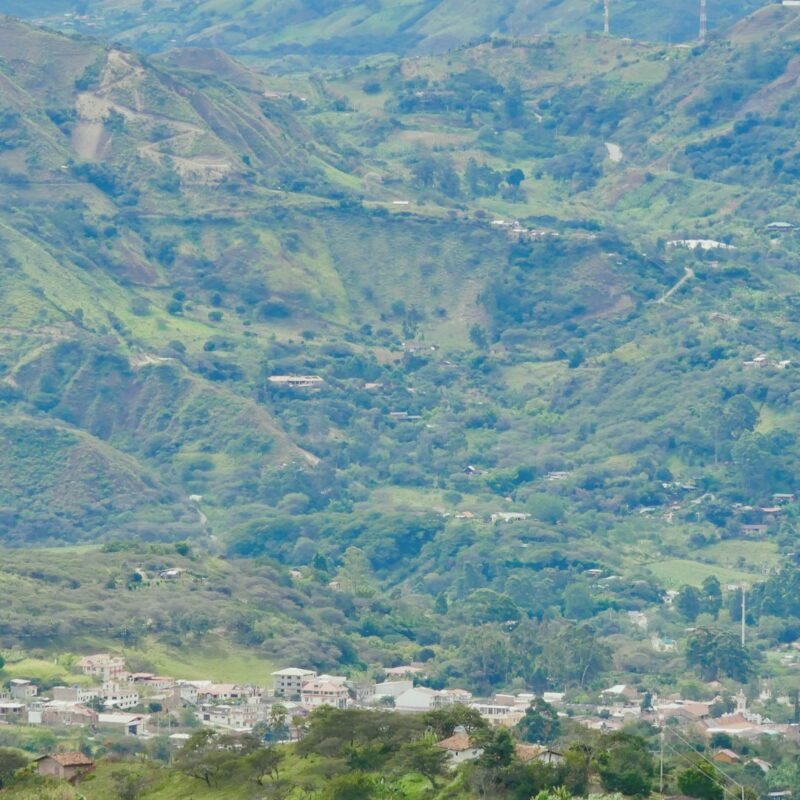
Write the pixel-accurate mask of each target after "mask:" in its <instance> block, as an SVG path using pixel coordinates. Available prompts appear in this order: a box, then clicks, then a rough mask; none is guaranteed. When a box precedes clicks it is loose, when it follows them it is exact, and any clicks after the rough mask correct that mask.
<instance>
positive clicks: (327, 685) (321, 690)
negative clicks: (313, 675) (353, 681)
mask: <svg viewBox="0 0 800 800" xmlns="http://www.w3.org/2000/svg"><path fill="white" fill-rule="evenodd" d="M300 702H301V704H302V705H303V707H304V708H308V709H313V708H319V706H333V707H334V708H347V706H348V704H349V703H350V692H349V691H348V689H347V687H346V686H345V685H344V682H343V681H342V682H341V683H339V682H338V681H335V680H323V679H322V678H318V679H315V680H313V681H308V683H305V684H303V688H302V689H301V690H300Z"/></svg>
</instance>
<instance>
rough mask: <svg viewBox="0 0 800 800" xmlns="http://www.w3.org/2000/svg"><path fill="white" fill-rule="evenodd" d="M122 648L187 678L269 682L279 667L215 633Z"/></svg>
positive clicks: (161, 670)
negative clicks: (184, 642) (183, 642)
mask: <svg viewBox="0 0 800 800" xmlns="http://www.w3.org/2000/svg"><path fill="white" fill-rule="evenodd" d="M121 652H122V655H124V656H125V657H126V658H127V659H129V660H136V659H144V660H145V661H146V662H147V663H148V664H151V665H152V666H153V667H154V668H155V669H156V671H158V672H159V673H161V674H162V675H170V676H173V677H176V678H184V679H187V680H203V679H208V680H212V681H217V682H220V683H242V684H255V685H256V686H269V685H271V683H272V678H271V677H270V675H271V673H272V672H273V671H274V670H275V669H278V667H276V666H275V665H274V664H272V663H271V662H270V661H269V660H268V659H266V658H263V657H261V656H259V655H258V654H257V653H256V652H254V651H253V650H252V649H250V648H247V647H243V646H241V647H237V646H236V645H234V644H232V643H231V642H230V641H227V640H225V639H223V638H222V637H220V636H217V635H214V634H208V635H207V636H206V637H204V639H203V641H202V642H199V643H196V644H193V645H191V646H188V647H181V648H170V647H168V646H166V645H164V644H163V643H161V642H158V641H155V640H148V641H146V642H144V643H143V644H142V645H141V646H139V647H136V648H123V649H122V651H121Z"/></svg>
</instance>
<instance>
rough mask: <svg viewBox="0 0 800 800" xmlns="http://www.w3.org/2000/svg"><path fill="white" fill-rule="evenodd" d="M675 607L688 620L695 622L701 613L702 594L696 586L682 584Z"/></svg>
mask: <svg viewBox="0 0 800 800" xmlns="http://www.w3.org/2000/svg"><path fill="white" fill-rule="evenodd" d="M675 608H677V609H678V611H679V612H680V613H681V614H682V615H683V617H684V618H685V619H686V621H687V622H694V621H695V620H696V619H697V615H698V614H699V613H700V595H699V594H698V592H697V589H695V588H694V586H688V585H684V586H681V589H680V591H679V592H678V596H677V597H676V598H675Z"/></svg>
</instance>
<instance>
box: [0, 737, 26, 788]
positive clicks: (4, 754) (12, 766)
mask: <svg viewBox="0 0 800 800" xmlns="http://www.w3.org/2000/svg"><path fill="white" fill-rule="evenodd" d="M27 765H28V759H27V758H26V757H25V756H24V755H23V754H22V753H21V752H20V751H19V750H13V749H12V748H10V747H0V789H3V788H5V787H6V786H9V785H10V784H11V782H12V781H13V780H14V775H15V774H16V772H17V771H18V770H21V769H22V768H23V767H26V766H27Z"/></svg>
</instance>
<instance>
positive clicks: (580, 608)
mask: <svg viewBox="0 0 800 800" xmlns="http://www.w3.org/2000/svg"><path fill="white" fill-rule="evenodd" d="M593 614H594V600H592V594H591V592H590V591H589V587H588V586H586V584H584V583H572V584H570V585H569V586H567V588H566V589H565V590H564V616H565V617H567V619H578V620H580V619H589V617H591V616H592V615H593Z"/></svg>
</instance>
